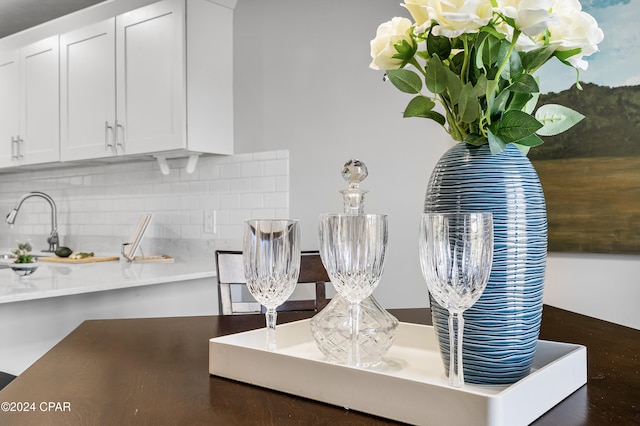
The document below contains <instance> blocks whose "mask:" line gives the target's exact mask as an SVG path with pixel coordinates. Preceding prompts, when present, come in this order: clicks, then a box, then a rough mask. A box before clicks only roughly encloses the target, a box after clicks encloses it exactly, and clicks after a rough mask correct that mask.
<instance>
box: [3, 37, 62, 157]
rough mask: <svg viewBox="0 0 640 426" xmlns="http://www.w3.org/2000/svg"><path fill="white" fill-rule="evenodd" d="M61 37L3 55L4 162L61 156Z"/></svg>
mask: <svg viewBox="0 0 640 426" xmlns="http://www.w3.org/2000/svg"><path fill="white" fill-rule="evenodd" d="M58 61H59V57H58V37H57V36H54V37H49V38H47V39H44V40H41V41H39V42H36V43H33V44H30V45H28V46H25V47H23V48H22V49H19V50H17V51H15V52H11V53H7V54H5V55H3V56H2V58H1V59H0V90H1V92H0V93H2V101H0V114H2V115H1V116H0V117H2V119H1V120H0V166H3V167H6V166H19V165H30V164H42V163H50V162H56V161H59V160H60V143H59V141H60V139H59V82H58V77H59V66H58V63H59V62H58Z"/></svg>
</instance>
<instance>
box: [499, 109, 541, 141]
mask: <svg viewBox="0 0 640 426" xmlns="http://www.w3.org/2000/svg"><path fill="white" fill-rule="evenodd" d="M541 127H542V123H540V122H539V121H538V120H536V119H535V118H534V117H532V116H530V115H529V114H527V113H525V112H522V111H516V110H509V111H506V112H505V113H504V114H503V115H502V118H501V119H500V120H498V121H494V122H493V123H491V126H490V127H489V128H490V130H491V132H493V134H494V136H496V137H498V138H500V139H501V140H502V141H504V142H506V143H509V142H516V141H519V140H520V139H524V138H526V137H527V136H529V135H532V134H534V133H535V132H536V131H537V130H538V129H540V128H541ZM489 142H491V139H489Z"/></svg>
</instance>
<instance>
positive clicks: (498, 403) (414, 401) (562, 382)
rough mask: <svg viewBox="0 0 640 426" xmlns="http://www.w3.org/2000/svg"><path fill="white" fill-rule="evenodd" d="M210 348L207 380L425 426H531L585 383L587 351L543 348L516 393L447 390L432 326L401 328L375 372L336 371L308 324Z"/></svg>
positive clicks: (513, 388)
mask: <svg viewBox="0 0 640 426" xmlns="http://www.w3.org/2000/svg"><path fill="white" fill-rule="evenodd" d="M276 333H277V343H278V351H277V352H270V351H267V350H266V349H265V346H266V329H264V328H262V329H258V330H252V331H247V332H244V333H238V334H232V335H228V336H222V337H217V338H213V339H211V340H210V341H209V373H210V374H213V375H216V376H222V377H226V378H229V379H233V380H238V381H241V382H245V383H250V384H253V385H257V386H262V387H265V388H269V389H275V390H278V391H281V392H286V393H289V394H292V395H298V396H302V397H306V398H310V399H314V400H317V401H322V402H325V403H329V404H333V405H337V406H340V407H344V408H348V409H352V410H357V411H362V412H365V413H369V414H374V415H377V416H381V417H386V418H389V419H393V420H398V421H402V422H406V423H412V424H423V425H450V426H455V425H465V426H466V425H491V426H502V425H504V426H512V425H527V424H529V423H531V422H533V421H534V420H535V419H537V418H538V417H540V416H541V415H542V414H544V413H545V412H547V411H548V410H549V409H550V408H552V407H553V406H554V405H556V404H557V403H558V402H560V401H562V400H563V399H564V398H566V397H567V396H568V395H570V394H571V393H573V392H574V391H575V390H576V389H578V388H579V387H581V386H582V385H584V384H585V383H586V382H587V365H586V359H587V349H586V348H585V347H584V346H581V345H574V344H568V343H557V342H549V341H545V340H540V341H538V347H537V350H536V356H535V359H534V363H533V368H532V372H531V374H529V375H528V376H527V377H525V378H524V379H522V380H520V381H518V382H517V383H514V384H512V385H510V386H480V385H472V384H467V385H465V387H464V388H462V389H456V388H452V387H450V386H449V385H448V380H447V377H446V376H445V373H444V368H443V364H442V360H441V358H440V352H439V349H438V344H437V342H436V337H435V333H434V331H433V327H431V326H425V325H416V324H409V323H400V325H399V326H398V329H397V334H396V341H395V343H394V345H393V346H392V347H391V349H390V350H389V352H388V353H387V355H386V356H385V357H384V358H383V362H382V363H381V365H380V366H379V367H377V368H373V369H359V368H353V367H347V366H344V365H337V364H332V363H330V362H328V361H326V360H325V358H324V355H322V353H321V352H320V350H319V349H318V348H317V347H316V344H315V341H314V340H313V337H312V335H311V329H310V324H309V320H302V321H297V322H293V323H289V324H282V325H278V328H277V331H276Z"/></svg>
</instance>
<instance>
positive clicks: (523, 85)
mask: <svg viewBox="0 0 640 426" xmlns="http://www.w3.org/2000/svg"><path fill="white" fill-rule="evenodd" d="M509 90H511V91H512V92H520V93H537V92H539V91H540V88H539V87H538V83H537V82H536V79H535V78H533V76H532V75H531V74H527V73H525V74H522V75H520V76H518V78H516V80H515V81H514V82H513V84H512V85H511V86H510V87H509Z"/></svg>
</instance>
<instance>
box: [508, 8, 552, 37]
mask: <svg viewBox="0 0 640 426" xmlns="http://www.w3.org/2000/svg"><path fill="white" fill-rule="evenodd" d="M498 4H499V6H498V10H499V11H500V12H502V14H504V15H505V16H507V17H509V18H512V19H513V20H514V21H515V24H516V28H517V29H519V30H520V31H521V32H522V33H523V34H524V35H526V36H529V37H535V36H537V35H540V34H542V33H543V32H545V31H546V30H547V29H548V28H549V26H550V25H551V23H552V22H555V23H558V22H557V20H555V19H554V15H553V14H552V13H551V10H552V7H553V0H501V1H499V2H498Z"/></svg>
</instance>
